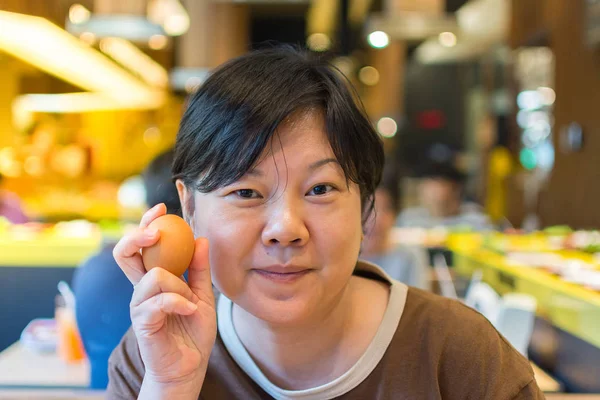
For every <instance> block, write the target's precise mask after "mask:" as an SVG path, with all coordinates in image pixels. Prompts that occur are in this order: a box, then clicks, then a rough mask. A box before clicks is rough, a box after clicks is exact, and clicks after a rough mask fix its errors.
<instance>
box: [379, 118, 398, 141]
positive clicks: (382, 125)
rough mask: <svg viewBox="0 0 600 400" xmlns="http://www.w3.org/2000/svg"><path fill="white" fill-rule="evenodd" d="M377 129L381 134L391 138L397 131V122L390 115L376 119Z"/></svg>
mask: <svg viewBox="0 0 600 400" xmlns="http://www.w3.org/2000/svg"><path fill="white" fill-rule="evenodd" d="M377 131H378V132H379V133H380V134H381V136H383V137H386V138H391V137H394V136H395V135H396V132H397V131H398V124H396V121H394V120H393V119H392V118H390V117H383V118H381V119H380V120H379V121H377Z"/></svg>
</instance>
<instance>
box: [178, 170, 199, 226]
mask: <svg viewBox="0 0 600 400" xmlns="http://www.w3.org/2000/svg"><path fill="white" fill-rule="evenodd" d="M175 186H177V193H178V194H179V203H180V204H181V215H182V216H183V219H185V221H186V222H187V223H188V225H190V226H191V227H192V229H193V228H194V227H193V226H192V224H191V223H192V221H193V220H194V206H195V205H194V194H193V192H192V191H191V190H189V189H188V187H187V186H186V185H185V183H183V181H182V180H181V179H177V180H176V181H175Z"/></svg>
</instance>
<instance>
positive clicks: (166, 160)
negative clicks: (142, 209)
mask: <svg viewBox="0 0 600 400" xmlns="http://www.w3.org/2000/svg"><path fill="white" fill-rule="evenodd" d="M173 156H174V151H173V149H171V150H167V151H165V152H164V153H161V154H159V155H158V156H156V157H155V158H154V159H153V160H152V161H151V162H150V164H148V166H147V167H146V169H144V172H143V173H142V179H143V181H144V188H145V189H146V204H147V205H148V207H154V206H155V205H157V204H160V203H165V205H166V206H167V213H168V214H175V215H180V216H181V204H180V202H179V195H178V193H177V186H175V183H173V180H172V178H171V166H172V164H173Z"/></svg>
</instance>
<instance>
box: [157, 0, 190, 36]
mask: <svg viewBox="0 0 600 400" xmlns="http://www.w3.org/2000/svg"><path fill="white" fill-rule="evenodd" d="M147 14H148V19H150V21H152V22H154V23H156V24H159V25H161V26H162V27H163V29H164V30H165V33H166V34H167V35H169V36H180V35H183V34H184V33H186V32H187V31H188V29H190V16H189V15H188V13H187V11H186V10H185V8H184V7H183V5H181V3H180V2H179V0H150V1H149V2H148V7H147Z"/></svg>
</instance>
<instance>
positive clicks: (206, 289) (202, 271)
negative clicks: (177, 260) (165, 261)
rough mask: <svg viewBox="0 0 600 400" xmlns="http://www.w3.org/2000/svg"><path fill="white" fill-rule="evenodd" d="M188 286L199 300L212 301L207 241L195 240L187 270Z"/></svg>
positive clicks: (203, 239)
mask: <svg viewBox="0 0 600 400" xmlns="http://www.w3.org/2000/svg"><path fill="white" fill-rule="evenodd" d="M188 285H189V286H190V289H192V291H193V292H194V293H195V294H196V296H198V297H200V298H201V299H206V298H210V299H213V300H212V301H213V302H214V296H213V289H212V281H211V278H210V263H209V258H208V239H206V238H198V239H196V247H195V249H194V256H193V257H192V262H191V263H190V267H189V269H188Z"/></svg>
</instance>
